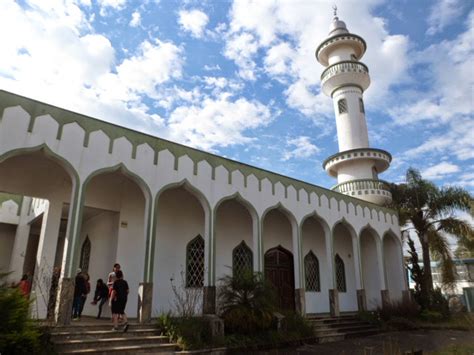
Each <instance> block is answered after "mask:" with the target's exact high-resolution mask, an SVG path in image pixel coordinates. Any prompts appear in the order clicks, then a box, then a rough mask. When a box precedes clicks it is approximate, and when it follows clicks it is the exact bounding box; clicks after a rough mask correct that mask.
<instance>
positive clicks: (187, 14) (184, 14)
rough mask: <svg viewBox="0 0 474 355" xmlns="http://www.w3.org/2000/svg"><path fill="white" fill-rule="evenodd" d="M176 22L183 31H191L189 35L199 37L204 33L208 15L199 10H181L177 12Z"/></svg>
mask: <svg viewBox="0 0 474 355" xmlns="http://www.w3.org/2000/svg"><path fill="white" fill-rule="evenodd" d="M178 16H179V18H178V23H179V24H180V26H181V28H182V29H183V30H184V31H187V32H191V35H192V36H193V37H196V38H201V37H202V36H203V34H204V29H205V28H206V25H207V23H208V22H209V17H208V16H207V15H206V14H205V13H204V12H202V11H200V10H196V9H194V10H191V11H187V10H181V11H180V12H179V14H178Z"/></svg>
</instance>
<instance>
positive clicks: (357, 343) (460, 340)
mask: <svg viewBox="0 0 474 355" xmlns="http://www.w3.org/2000/svg"><path fill="white" fill-rule="evenodd" d="M450 345H473V346H474V332H472V331H471V332H469V331H460V330H416V331H404V332H389V333H382V334H377V335H372V336H368V337H365V338H354V339H346V340H343V341H339V342H335V343H327V344H315V345H309V344H308V345H303V346H300V347H297V348H292V349H280V350H272V351H262V352H259V353H258V354H259V355H264V354H268V355H277V354H278V355H279V354H324V355H379V354H384V349H385V354H398V353H399V351H400V352H401V353H402V354H403V352H404V351H408V350H423V354H427V353H429V352H432V351H437V350H441V349H444V348H446V347H448V346H450ZM389 349H391V350H392V352H389Z"/></svg>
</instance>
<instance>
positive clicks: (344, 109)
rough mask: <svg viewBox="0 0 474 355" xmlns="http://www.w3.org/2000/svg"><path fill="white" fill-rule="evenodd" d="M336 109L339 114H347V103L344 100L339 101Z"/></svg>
mask: <svg viewBox="0 0 474 355" xmlns="http://www.w3.org/2000/svg"><path fill="white" fill-rule="evenodd" d="M337 107H338V109H339V114H341V113H346V112H347V101H346V99H340V100H339V101H338V102H337Z"/></svg>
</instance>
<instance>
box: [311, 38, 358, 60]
mask: <svg viewBox="0 0 474 355" xmlns="http://www.w3.org/2000/svg"><path fill="white" fill-rule="evenodd" d="M340 46H350V47H352V48H353V49H354V54H355V56H356V58H357V59H360V58H362V56H363V55H364V53H365V50H366V49H367V45H366V43H365V41H364V39H363V38H362V37H360V36H358V35H355V34H353V33H342V34H338V35H335V36H331V37H329V38H326V39H325V40H324V41H323V42H322V43H321V44H320V45H319V46H318V48H317V49H316V53H315V54H316V58H317V59H318V61H319V62H320V63H321V64H322V65H324V66H327V65H328V64H329V56H330V55H331V53H332V52H333V51H334V50H335V49H336V48H337V47H340Z"/></svg>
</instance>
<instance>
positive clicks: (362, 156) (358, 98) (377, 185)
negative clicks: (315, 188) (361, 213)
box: [316, 7, 392, 205]
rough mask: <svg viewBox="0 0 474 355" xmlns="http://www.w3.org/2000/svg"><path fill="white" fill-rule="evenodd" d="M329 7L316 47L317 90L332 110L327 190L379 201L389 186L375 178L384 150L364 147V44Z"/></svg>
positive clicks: (387, 158) (383, 166)
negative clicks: (333, 148) (333, 143)
mask: <svg viewBox="0 0 474 355" xmlns="http://www.w3.org/2000/svg"><path fill="white" fill-rule="evenodd" d="M336 11H337V8H336V7H334V18H333V20H332V23H331V26H330V30H329V35H328V37H327V38H326V39H325V40H324V41H323V42H322V43H321V44H320V45H319V46H318V48H317V49H316V58H317V59H318V61H319V63H321V64H322V65H324V66H325V67H327V68H326V69H325V70H324V71H323V73H322V74H321V86H322V90H323V92H324V93H325V94H326V95H328V96H330V97H331V98H332V100H333V103H334V111H335V113H336V126H337V139H338V142H339V153H337V154H334V155H331V156H330V157H329V158H327V159H326V160H325V161H324V163H323V167H324V169H325V170H326V171H327V172H328V174H329V175H331V176H334V177H337V185H336V186H334V187H333V188H332V189H333V190H334V191H338V192H341V193H343V194H346V195H350V196H354V197H357V198H360V199H362V200H365V201H369V202H373V203H376V204H378V205H383V204H385V203H387V202H390V201H391V200H392V196H391V194H390V191H389V186H388V184H387V183H386V182H384V181H382V180H379V179H378V174H380V173H381V172H383V171H385V170H387V168H388V167H389V165H390V162H391V160H392V156H391V155H390V153H388V152H386V151H384V150H381V149H375V148H370V147H369V137H368V132H367V123H366V121H365V109H364V97H363V93H364V91H365V90H366V89H367V88H368V87H369V85H370V77H369V69H368V68H367V66H366V65H365V64H363V63H361V62H359V60H360V59H361V58H362V56H363V55H364V53H365V50H366V48H367V46H366V43H365V41H364V40H363V39H362V37H359V36H357V35H355V34H352V33H349V31H348V30H347V27H346V24H345V23H344V22H343V21H340V20H339V18H338V17H337V13H336Z"/></svg>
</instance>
